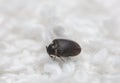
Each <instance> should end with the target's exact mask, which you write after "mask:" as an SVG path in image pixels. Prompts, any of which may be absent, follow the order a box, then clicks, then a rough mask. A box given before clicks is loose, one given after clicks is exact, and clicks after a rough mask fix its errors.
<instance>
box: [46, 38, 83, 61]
mask: <svg viewBox="0 0 120 83" xmlns="http://www.w3.org/2000/svg"><path fill="white" fill-rule="evenodd" d="M46 50H47V53H48V54H49V56H50V57H51V58H53V57H54V59H55V58H56V57H59V58H61V57H70V56H76V55H78V54H79V53H80V52H81V47H80V45H79V44H78V43H76V42H75V41H72V40H67V39H54V40H53V41H52V43H51V44H50V45H49V46H48V47H47V46H46ZM61 59H62V58H61Z"/></svg>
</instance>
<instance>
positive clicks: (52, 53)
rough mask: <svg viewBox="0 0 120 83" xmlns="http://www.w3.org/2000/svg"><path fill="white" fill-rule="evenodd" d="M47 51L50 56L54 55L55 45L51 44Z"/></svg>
mask: <svg viewBox="0 0 120 83" xmlns="http://www.w3.org/2000/svg"><path fill="white" fill-rule="evenodd" d="M46 49H47V53H48V54H49V55H54V54H55V48H54V44H50V45H49V46H48V47H47V46H46Z"/></svg>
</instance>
